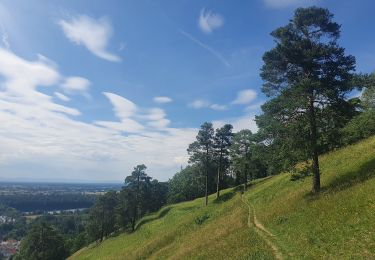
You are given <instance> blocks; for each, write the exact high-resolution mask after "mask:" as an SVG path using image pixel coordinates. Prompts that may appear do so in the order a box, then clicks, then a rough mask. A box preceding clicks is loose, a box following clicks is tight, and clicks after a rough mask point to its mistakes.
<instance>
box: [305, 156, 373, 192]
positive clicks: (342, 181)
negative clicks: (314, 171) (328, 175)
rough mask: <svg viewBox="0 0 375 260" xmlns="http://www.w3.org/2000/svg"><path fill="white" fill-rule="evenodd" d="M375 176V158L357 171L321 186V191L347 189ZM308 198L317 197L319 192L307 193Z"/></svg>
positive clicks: (348, 172)
mask: <svg viewBox="0 0 375 260" xmlns="http://www.w3.org/2000/svg"><path fill="white" fill-rule="evenodd" d="M374 177H375V158H374V159H372V160H369V161H367V162H366V163H364V164H362V165H361V166H360V167H359V168H358V170H356V171H347V172H345V173H343V174H340V175H339V176H337V177H336V178H334V179H333V180H332V181H331V182H330V183H328V184H327V185H325V186H323V187H322V188H321V192H337V191H341V190H345V189H347V188H350V187H352V186H355V185H357V184H360V183H362V182H364V181H366V180H369V179H371V178H374ZM305 198H307V199H317V198H319V194H313V193H312V192H310V193H308V194H306V196H305Z"/></svg>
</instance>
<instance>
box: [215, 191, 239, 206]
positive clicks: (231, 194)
mask: <svg viewBox="0 0 375 260" xmlns="http://www.w3.org/2000/svg"><path fill="white" fill-rule="evenodd" d="M234 195H236V191H235V190H232V191H230V192H227V193H225V194H222V195H220V197H219V198H217V199H215V200H214V203H222V202H225V201H228V200H230V199H231V198H233V197H234Z"/></svg>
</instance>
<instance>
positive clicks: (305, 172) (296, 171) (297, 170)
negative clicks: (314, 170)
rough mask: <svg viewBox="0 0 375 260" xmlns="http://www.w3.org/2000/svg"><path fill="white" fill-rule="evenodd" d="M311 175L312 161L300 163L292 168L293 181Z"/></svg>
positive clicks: (291, 177)
mask: <svg viewBox="0 0 375 260" xmlns="http://www.w3.org/2000/svg"><path fill="white" fill-rule="evenodd" d="M309 175H311V162H304V163H299V164H297V165H296V166H294V167H293V169H292V170H291V176H290V180H291V181H297V180H300V179H303V178H305V177H307V176H309Z"/></svg>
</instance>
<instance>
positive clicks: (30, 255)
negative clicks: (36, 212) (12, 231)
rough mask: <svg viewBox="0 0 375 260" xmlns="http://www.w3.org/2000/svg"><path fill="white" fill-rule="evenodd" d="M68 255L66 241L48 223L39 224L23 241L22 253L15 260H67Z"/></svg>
mask: <svg viewBox="0 0 375 260" xmlns="http://www.w3.org/2000/svg"><path fill="white" fill-rule="evenodd" d="M68 254H69V252H68V250H67V249H66V246H65V241H64V239H63V237H62V236H61V235H60V234H59V233H58V232H57V231H56V229H54V228H53V227H52V226H50V225H48V224H46V223H40V224H39V223H38V224H36V225H34V226H33V227H32V228H31V229H30V230H29V232H28V234H27V236H26V237H25V238H24V239H23V240H22V243H21V248H20V251H19V253H18V255H17V256H16V257H15V259H22V260H59V259H66V257H67V256H68Z"/></svg>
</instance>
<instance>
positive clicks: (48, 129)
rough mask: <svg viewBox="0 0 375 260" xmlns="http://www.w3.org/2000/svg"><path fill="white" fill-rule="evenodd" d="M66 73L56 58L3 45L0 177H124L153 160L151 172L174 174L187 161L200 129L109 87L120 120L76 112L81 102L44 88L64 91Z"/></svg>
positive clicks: (162, 176) (162, 175)
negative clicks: (23, 54)
mask: <svg viewBox="0 0 375 260" xmlns="http://www.w3.org/2000/svg"><path fill="white" fill-rule="evenodd" d="M62 79H63V77H62V76H61V75H60V73H59V72H58V71H57V70H56V68H55V67H54V66H52V65H51V64H46V63H45V62H44V61H41V60H36V61H28V60H25V59H23V58H20V57H18V56H17V55H15V54H14V53H12V52H9V51H7V50H4V49H0V86H1V87H0V121H1V122H2V123H1V125H0V151H3V152H2V153H0V167H1V169H2V170H1V172H0V179H3V178H22V179H32V178H40V179H47V178H48V179H49V180H56V179H59V180H61V179H62V178H64V179H65V181H67V180H77V179H80V180H85V181H92V180H97V181H103V180H112V181H121V180H123V178H124V177H125V176H126V175H127V174H129V173H130V172H131V170H132V168H133V167H134V166H135V165H136V164H139V163H145V164H146V165H147V166H148V173H149V174H150V175H151V176H153V177H155V178H158V179H161V180H167V179H168V178H169V177H171V176H172V175H173V174H174V173H175V172H176V171H177V170H179V168H180V166H181V164H183V165H186V163H187V154H186V147H187V146H188V144H189V143H191V142H193V141H194V138H195V135H196V133H197V129H194V128H171V127H168V124H169V120H168V119H167V118H166V114H165V112H164V111H162V110H161V109H160V110H159V109H143V108H139V107H138V106H136V104H134V103H133V102H132V101H130V100H128V99H125V98H123V97H120V96H118V95H115V94H112V93H108V92H106V93H105V95H106V96H107V97H108V99H109V100H110V102H111V104H112V105H113V109H114V111H115V114H116V116H118V117H119V120H118V122H104V121H100V118H98V119H97V121H98V122H93V123H90V122H83V121H80V119H79V118H76V117H71V116H72V115H78V114H79V113H80V112H79V111H78V110H77V109H75V108H71V107H67V106H62V105H59V104H57V103H55V102H54V97H52V96H49V95H46V94H43V93H42V92H40V91H39V88H41V87H48V88H52V93H54V92H56V91H55V90H56V89H57V88H58V86H59V85H60V82H61V80H62ZM56 93H59V92H56ZM60 94H61V93H60ZM127 130H128V131H127ZM124 131H125V132H126V133H125V134H124V133H123V132H124ZM132 131H134V132H132ZM161 147H162V148H163V149H161Z"/></svg>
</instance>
